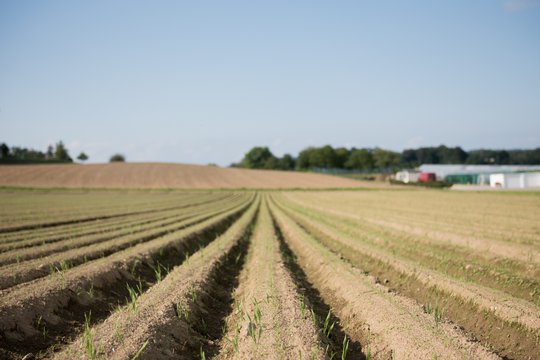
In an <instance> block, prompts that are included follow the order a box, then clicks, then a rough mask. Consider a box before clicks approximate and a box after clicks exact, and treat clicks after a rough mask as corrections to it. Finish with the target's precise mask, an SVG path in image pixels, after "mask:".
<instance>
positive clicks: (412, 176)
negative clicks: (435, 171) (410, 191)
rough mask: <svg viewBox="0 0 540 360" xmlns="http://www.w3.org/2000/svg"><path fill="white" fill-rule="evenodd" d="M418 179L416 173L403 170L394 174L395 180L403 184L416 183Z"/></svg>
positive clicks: (418, 176) (418, 174) (417, 173)
mask: <svg viewBox="0 0 540 360" xmlns="http://www.w3.org/2000/svg"><path fill="white" fill-rule="evenodd" d="M419 178H420V173H419V172H418V171H410V170H403V171H398V172H397V173H396V180H397V181H402V182H404V183H405V184H407V183H410V182H416V181H418V179H419Z"/></svg>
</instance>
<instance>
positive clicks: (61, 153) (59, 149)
mask: <svg viewBox="0 0 540 360" xmlns="http://www.w3.org/2000/svg"><path fill="white" fill-rule="evenodd" d="M54 158H55V159H56V160H60V161H66V162H71V161H73V160H72V159H71V157H70V156H69V153H68V150H67V149H66V147H65V146H64V143H63V142H62V141H59V142H58V143H56V149H55V150H54Z"/></svg>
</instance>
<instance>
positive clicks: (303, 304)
mask: <svg viewBox="0 0 540 360" xmlns="http://www.w3.org/2000/svg"><path fill="white" fill-rule="evenodd" d="M305 300H306V299H305V298H304V295H302V300H301V301H300V313H301V314H302V318H303V317H304V315H305V313H306V301H305Z"/></svg>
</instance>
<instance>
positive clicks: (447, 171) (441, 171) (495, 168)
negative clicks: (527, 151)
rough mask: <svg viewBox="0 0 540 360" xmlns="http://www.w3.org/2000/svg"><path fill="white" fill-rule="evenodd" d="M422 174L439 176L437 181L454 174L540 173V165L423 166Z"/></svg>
mask: <svg viewBox="0 0 540 360" xmlns="http://www.w3.org/2000/svg"><path fill="white" fill-rule="evenodd" d="M419 170H420V171H421V172H431V173H435V174H436V175H437V179H444V178H445V177H447V176H448V175H454V174H487V175H489V174H499V173H512V172H517V171H540V165H464V164H463V165H461V164H457V165H446V164H423V165H421V166H420V168H419Z"/></svg>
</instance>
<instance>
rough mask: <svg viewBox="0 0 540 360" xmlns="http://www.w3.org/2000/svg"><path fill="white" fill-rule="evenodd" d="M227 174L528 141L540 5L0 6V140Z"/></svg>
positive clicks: (533, 124)
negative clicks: (283, 162)
mask: <svg viewBox="0 0 540 360" xmlns="http://www.w3.org/2000/svg"><path fill="white" fill-rule="evenodd" d="M59 139H62V140H63V141H64V142H65V143H66V145H67V146H68V148H69V149H70V151H71V154H72V155H74V156H76V155H77V154H78V152H80V151H81V150H83V151H85V152H86V153H87V154H89V156H90V158H91V161H93V162H102V161H107V159H108V157H109V156H110V155H111V154H112V153H114V152H121V153H124V154H126V156H127V158H128V160H131V161H152V160H153V161H172V162H188V163H209V162H215V163H218V164H221V165H228V164H229V163H231V162H233V161H238V160H240V159H241V157H242V155H243V154H244V153H245V152H246V151H247V150H249V149H250V148H251V147H252V146H255V145H268V146H269V147H270V149H271V150H272V151H273V152H274V153H275V154H276V155H282V154H283V153H285V152H290V153H293V154H296V153H297V152H298V151H299V150H301V149H302V148H304V147H306V146H309V145H315V146H318V145H324V144H331V145H333V146H348V147H349V146H356V147H374V146H380V147H384V148H389V149H393V150H402V149H403V148H407V147H417V146H430V145H439V144H446V145H449V146H455V145H460V146H463V147H464V148H465V149H474V148H480V147H490V148H532V147H538V146H540V2H539V1H537V0H508V1H506V0H456V1H454V0H452V1H450V0H448V1H431V0H429V1H428V0H426V1H409V0H407V1H381V0H374V1H275V0H272V1H264V2H263V1H244V2H238V1H110V0H102V1H17V0H9V1H8V0H0V141H5V142H7V143H8V144H9V145H19V146H26V147H34V148H37V149H41V150H45V148H46V146H47V144H49V143H53V142H55V141H57V140H59Z"/></svg>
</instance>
